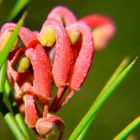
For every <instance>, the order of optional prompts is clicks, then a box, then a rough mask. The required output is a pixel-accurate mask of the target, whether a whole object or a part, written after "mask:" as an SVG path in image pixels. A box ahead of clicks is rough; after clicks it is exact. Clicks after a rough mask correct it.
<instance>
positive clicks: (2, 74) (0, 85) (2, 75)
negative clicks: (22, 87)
mask: <svg viewBox="0 0 140 140" xmlns="http://www.w3.org/2000/svg"><path fill="white" fill-rule="evenodd" d="M5 79H6V63H5V64H3V66H2V69H1V71H0V110H1V106H2V102H3V91H4V84H5Z"/></svg>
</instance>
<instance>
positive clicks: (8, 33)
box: [0, 30, 18, 51]
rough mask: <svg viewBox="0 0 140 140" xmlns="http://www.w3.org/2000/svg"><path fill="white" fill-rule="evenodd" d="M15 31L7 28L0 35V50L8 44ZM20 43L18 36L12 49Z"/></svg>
mask: <svg viewBox="0 0 140 140" xmlns="http://www.w3.org/2000/svg"><path fill="white" fill-rule="evenodd" d="M12 33H13V31H12V30H6V31H5V32H4V33H3V34H2V35H1V37H0V51H2V50H3V49H4V48H5V47H6V44H7V42H8V40H9V38H10V37H11V35H12ZM17 44H18V38H16V41H15V42H14V44H13V47H12V50H13V49H15V48H16V46H17Z"/></svg>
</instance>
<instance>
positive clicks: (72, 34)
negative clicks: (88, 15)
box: [68, 30, 80, 44]
mask: <svg viewBox="0 0 140 140" xmlns="http://www.w3.org/2000/svg"><path fill="white" fill-rule="evenodd" d="M68 36H69V39H70V41H71V44H75V43H76V42H77V41H78V39H79V37H80V32H78V31H75V30H74V31H69V32H68Z"/></svg>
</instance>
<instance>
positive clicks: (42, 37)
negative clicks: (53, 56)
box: [38, 26, 56, 47]
mask: <svg viewBox="0 0 140 140" xmlns="http://www.w3.org/2000/svg"><path fill="white" fill-rule="evenodd" d="M38 40H39V41H40V43H41V44H42V45H43V46H45V47H52V46H53V45H54V43H55V41H56V33H55V30H54V29H53V28H52V27H51V26H47V27H46V28H44V29H43V30H42V31H41V32H40V33H39V35H38Z"/></svg>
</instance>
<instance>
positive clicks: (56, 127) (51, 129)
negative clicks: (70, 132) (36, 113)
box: [36, 115, 64, 140]
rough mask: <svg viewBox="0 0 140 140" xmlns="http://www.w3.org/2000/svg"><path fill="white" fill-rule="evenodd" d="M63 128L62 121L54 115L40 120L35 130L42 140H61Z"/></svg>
mask: <svg viewBox="0 0 140 140" xmlns="http://www.w3.org/2000/svg"><path fill="white" fill-rule="evenodd" d="M63 128H64V123H63V121H62V120H61V119H60V118H58V117H57V116H55V115H50V116H48V117H46V118H41V119H39V120H38V121H37V123H36V130H37V132H38V133H39V135H40V136H41V137H43V138H44V140H58V139H61V137H62V132H63Z"/></svg>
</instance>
